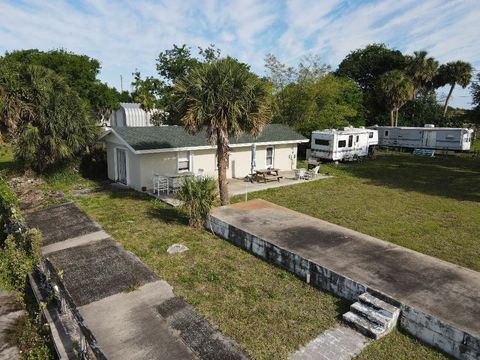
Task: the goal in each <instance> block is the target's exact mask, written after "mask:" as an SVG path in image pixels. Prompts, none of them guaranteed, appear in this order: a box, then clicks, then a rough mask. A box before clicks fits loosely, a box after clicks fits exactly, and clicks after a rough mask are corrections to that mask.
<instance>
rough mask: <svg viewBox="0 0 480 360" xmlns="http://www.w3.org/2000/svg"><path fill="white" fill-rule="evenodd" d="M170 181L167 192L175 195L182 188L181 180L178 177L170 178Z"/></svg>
mask: <svg viewBox="0 0 480 360" xmlns="http://www.w3.org/2000/svg"><path fill="white" fill-rule="evenodd" d="M170 180H171V183H170V187H169V192H171V193H174V194H176V193H177V191H178V190H179V189H180V187H181V186H182V184H181V180H182V179H181V178H179V177H172V178H171V179H170Z"/></svg>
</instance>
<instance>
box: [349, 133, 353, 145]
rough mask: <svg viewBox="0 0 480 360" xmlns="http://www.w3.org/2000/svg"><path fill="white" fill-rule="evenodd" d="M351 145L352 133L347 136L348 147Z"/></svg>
mask: <svg viewBox="0 0 480 360" xmlns="http://www.w3.org/2000/svg"><path fill="white" fill-rule="evenodd" d="M352 145H353V135H350V136H349V137H348V147H352Z"/></svg>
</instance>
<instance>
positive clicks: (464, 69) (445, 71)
mask: <svg viewBox="0 0 480 360" xmlns="http://www.w3.org/2000/svg"><path fill="white" fill-rule="evenodd" d="M472 70H473V69H472V65H470V64H469V63H467V62H464V61H452V62H448V63H446V64H444V65H441V66H440V67H439V68H438V71H437V74H436V75H435V78H434V83H435V87H437V88H439V87H442V86H445V85H450V91H449V92H448V95H447V98H446V99H445V105H444V106H443V117H446V116H447V109H448V102H449V101H450V97H451V96H452V92H453V89H454V88H455V85H456V84H458V85H460V86H461V87H462V88H466V87H467V86H468V84H470V80H471V79H472Z"/></svg>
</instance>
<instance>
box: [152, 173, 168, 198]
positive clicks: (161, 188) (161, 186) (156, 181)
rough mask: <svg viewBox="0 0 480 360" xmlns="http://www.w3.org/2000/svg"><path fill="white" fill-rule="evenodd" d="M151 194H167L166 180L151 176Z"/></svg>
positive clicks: (163, 177)
mask: <svg viewBox="0 0 480 360" xmlns="http://www.w3.org/2000/svg"><path fill="white" fill-rule="evenodd" d="M153 193H154V194H160V193H168V178H166V177H165V176H160V175H157V174H155V175H154V176H153Z"/></svg>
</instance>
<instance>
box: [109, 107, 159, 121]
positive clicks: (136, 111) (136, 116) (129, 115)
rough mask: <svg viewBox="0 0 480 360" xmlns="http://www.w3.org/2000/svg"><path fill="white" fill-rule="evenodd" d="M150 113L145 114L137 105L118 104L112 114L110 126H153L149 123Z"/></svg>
mask: <svg viewBox="0 0 480 360" xmlns="http://www.w3.org/2000/svg"><path fill="white" fill-rule="evenodd" d="M151 115H152V112H151V111H149V112H146V111H145V110H143V109H142V108H141V107H140V104H137V103H120V107H119V108H118V109H117V110H114V111H113V112H112V115H111V116H110V126H112V127H120V126H153V124H152V123H151V122H150V117H151Z"/></svg>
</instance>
